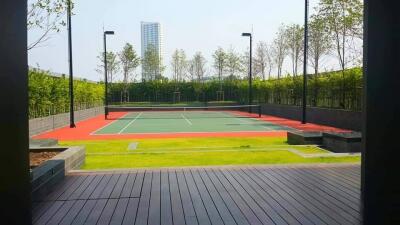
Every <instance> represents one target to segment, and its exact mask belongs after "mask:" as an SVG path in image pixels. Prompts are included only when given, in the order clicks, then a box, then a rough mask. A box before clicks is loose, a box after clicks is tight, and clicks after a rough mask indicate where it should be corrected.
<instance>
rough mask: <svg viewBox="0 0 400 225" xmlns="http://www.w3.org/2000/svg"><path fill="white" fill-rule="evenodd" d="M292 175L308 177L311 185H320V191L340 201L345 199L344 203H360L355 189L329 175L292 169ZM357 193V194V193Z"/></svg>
mask: <svg viewBox="0 0 400 225" xmlns="http://www.w3.org/2000/svg"><path fill="white" fill-rule="evenodd" d="M293 173H298V174H301V176H304V177H308V178H309V180H310V182H312V183H317V182H318V183H320V187H321V189H323V190H324V191H327V192H329V193H336V194H333V197H335V196H340V197H341V198H342V199H346V200H345V202H347V201H350V202H352V203H351V204H354V205H358V204H359V202H360V194H361V193H360V192H359V190H357V189H358V188H356V187H351V186H348V185H346V183H344V182H340V181H338V180H335V178H334V177H332V176H331V174H329V173H319V172H316V171H313V169H310V170H307V171H304V170H297V169H294V171H293ZM357 192H358V193H357Z"/></svg>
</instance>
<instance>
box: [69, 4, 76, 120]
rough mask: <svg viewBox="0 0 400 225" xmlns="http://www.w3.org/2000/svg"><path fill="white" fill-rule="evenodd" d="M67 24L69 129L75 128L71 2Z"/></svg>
mask: <svg viewBox="0 0 400 225" xmlns="http://www.w3.org/2000/svg"><path fill="white" fill-rule="evenodd" d="M67 4H68V6H67V23H68V59H69V98H70V101H69V103H70V104H69V121H70V122H69V127H70V128H75V127H76V126H75V115H74V71H73V64H72V28H71V27H72V26H71V4H72V2H71V0H68V1H67Z"/></svg>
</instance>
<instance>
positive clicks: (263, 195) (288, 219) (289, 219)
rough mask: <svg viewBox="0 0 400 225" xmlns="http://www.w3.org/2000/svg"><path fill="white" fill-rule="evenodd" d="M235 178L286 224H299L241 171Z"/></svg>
mask: <svg viewBox="0 0 400 225" xmlns="http://www.w3.org/2000/svg"><path fill="white" fill-rule="evenodd" d="M237 176H238V177H241V178H242V179H243V182H246V183H247V184H248V185H249V188H252V189H253V190H254V191H255V192H256V193H258V195H259V196H260V197H261V198H262V199H263V200H264V201H265V202H267V203H268V204H269V205H270V206H271V207H272V208H273V209H274V210H276V211H277V213H278V214H279V215H281V217H282V218H283V219H284V220H285V221H286V222H287V223H288V224H296V225H300V223H299V222H298V221H297V220H296V218H295V217H294V216H292V215H291V214H290V212H288V210H287V209H285V208H284V207H283V206H281V205H280V202H278V201H277V200H275V198H274V197H273V196H272V195H270V194H269V193H268V192H269V191H268V192H267V191H265V190H264V189H262V188H261V187H260V185H258V184H257V182H255V181H254V180H252V178H251V177H250V176H249V175H247V174H245V173H244V172H243V171H242V170H241V171H237Z"/></svg>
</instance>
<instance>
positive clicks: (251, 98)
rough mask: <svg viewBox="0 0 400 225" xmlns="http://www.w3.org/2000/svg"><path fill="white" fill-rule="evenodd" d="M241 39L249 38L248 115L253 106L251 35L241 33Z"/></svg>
mask: <svg viewBox="0 0 400 225" xmlns="http://www.w3.org/2000/svg"><path fill="white" fill-rule="evenodd" d="M242 36H243V37H250V62H249V64H250V66H249V67H250V68H249V113H252V107H251V105H252V104H253V35H252V34H251V33H242Z"/></svg>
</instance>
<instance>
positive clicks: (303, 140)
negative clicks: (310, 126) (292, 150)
mask: <svg viewBox="0 0 400 225" xmlns="http://www.w3.org/2000/svg"><path fill="white" fill-rule="evenodd" d="M287 142H288V143H289V144H290V145H321V144H322V133H321V132H300V131H299V132H294V131H290V132H288V133H287Z"/></svg>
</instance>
